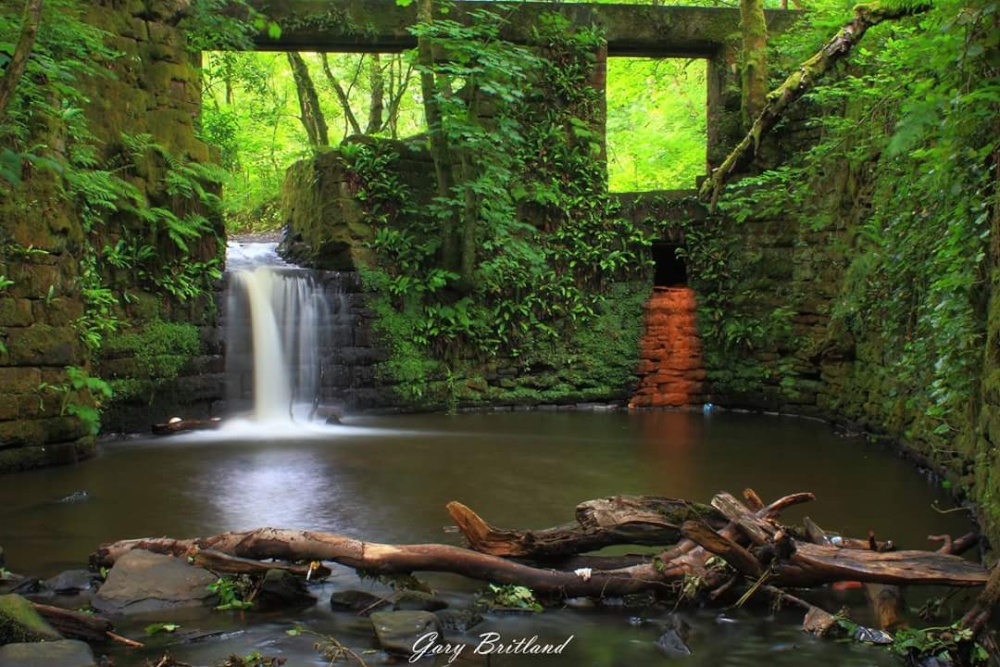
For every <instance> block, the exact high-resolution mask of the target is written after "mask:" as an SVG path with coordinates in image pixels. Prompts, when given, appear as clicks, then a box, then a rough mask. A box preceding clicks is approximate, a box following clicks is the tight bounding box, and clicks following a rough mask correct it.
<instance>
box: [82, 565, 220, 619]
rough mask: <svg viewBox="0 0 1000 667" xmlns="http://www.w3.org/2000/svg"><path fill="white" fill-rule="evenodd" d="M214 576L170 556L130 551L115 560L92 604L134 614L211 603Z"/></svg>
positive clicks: (101, 609) (98, 608)
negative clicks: (210, 588) (211, 586)
mask: <svg viewBox="0 0 1000 667" xmlns="http://www.w3.org/2000/svg"><path fill="white" fill-rule="evenodd" d="M214 582H215V576H213V575H212V574H211V573H209V572H206V571H205V570H203V569H201V568H200V567H195V566H194V565H189V564H188V563H187V562H186V561H184V560H182V559H180V558H174V557H173V556H163V555H161V554H154V553H150V552H149V551H142V550H138V549H137V550H135V551H130V552H128V553H127V554H125V555H124V556H122V557H121V558H119V559H118V562H116V563H115V566H114V567H113V568H111V571H110V572H109V573H108V578H107V580H106V581H105V582H104V585H103V586H101V590H100V591H98V592H97V595H95V596H94V599H93V600H92V601H91V604H92V605H93V607H94V608H95V609H97V610H98V611H100V612H104V613H122V614H134V613H144V612H154V611H161V610H164V609H174V608H177V607H197V606H202V605H212V604H215V603H216V602H215V601H216V596H215V595H214V594H212V593H211V592H210V591H209V590H208V586H209V584H212V583H214Z"/></svg>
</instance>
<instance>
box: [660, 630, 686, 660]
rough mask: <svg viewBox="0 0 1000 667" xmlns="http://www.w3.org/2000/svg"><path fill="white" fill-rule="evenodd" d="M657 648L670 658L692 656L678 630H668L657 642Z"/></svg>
mask: <svg viewBox="0 0 1000 667" xmlns="http://www.w3.org/2000/svg"><path fill="white" fill-rule="evenodd" d="M656 647H657V648H658V649H660V650H661V651H663V652H664V653H665V654H667V655H668V656H670V657H676V656H681V655H691V649H690V648H688V645H687V644H686V643H685V642H684V639H682V638H681V635H680V633H679V632H678V631H677V630H667V631H666V632H664V633H663V634H662V635H660V638H659V639H657V640H656Z"/></svg>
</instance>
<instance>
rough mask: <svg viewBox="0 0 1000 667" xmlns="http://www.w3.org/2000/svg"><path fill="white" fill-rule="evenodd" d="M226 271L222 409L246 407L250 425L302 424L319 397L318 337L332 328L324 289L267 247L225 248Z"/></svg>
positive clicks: (320, 354) (320, 343)
mask: <svg viewBox="0 0 1000 667" xmlns="http://www.w3.org/2000/svg"><path fill="white" fill-rule="evenodd" d="M229 265H230V267H231V269H234V270H231V271H230V272H229V274H228V278H229V285H228V290H227V291H228V294H227V298H226V311H225V319H226V331H225V338H226V375H227V378H228V380H227V392H226V393H227V400H228V402H229V404H230V406H232V407H236V408H237V409H246V408H249V407H251V406H252V411H253V416H254V418H255V419H256V420H257V421H258V422H270V423H282V422H284V423H287V422H290V421H308V420H309V419H310V417H312V415H313V413H314V412H315V409H316V407H317V406H318V404H319V402H320V399H321V393H320V392H321V384H322V376H323V371H322V369H323V353H324V350H325V349H327V347H328V346H327V345H326V341H325V337H326V335H327V334H328V332H329V331H330V330H331V325H332V316H331V308H330V306H329V305H328V299H327V297H326V295H325V294H324V290H323V289H322V287H321V286H320V285H319V284H318V282H317V280H316V276H315V275H314V274H313V273H312V272H311V271H306V270H303V269H298V268H295V267H289V266H288V265H286V264H285V263H284V262H283V261H281V259H280V258H278V257H277V255H276V254H274V244H253V245H252V246H241V245H239V244H235V245H230V248H229ZM338 310H341V309H338ZM251 399H252V400H251Z"/></svg>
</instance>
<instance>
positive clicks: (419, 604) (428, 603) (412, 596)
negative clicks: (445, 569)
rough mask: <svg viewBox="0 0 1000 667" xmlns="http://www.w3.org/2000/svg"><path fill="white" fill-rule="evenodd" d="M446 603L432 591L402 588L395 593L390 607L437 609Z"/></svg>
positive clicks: (415, 609) (445, 605)
mask: <svg viewBox="0 0 1000 667" xmlns="http://www.w3.org/2000/svg"><path fill="white" fill-rule="evenodd" d="M447 606H448V603H447V602H445V601H444V600H442V599H441V598H439V597H438V596H436V595H434V594H432V593H425V592H424V591H413V590H402V591H399V592H398V593H396V597H395V599H394V600H393V605H392V608H393V609H395V610H396V611H438V610H439V609H444V608H445V607H447Z"/></svg>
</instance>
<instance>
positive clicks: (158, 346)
mask: <svg viewBox="0 0 1000 667" xmlns="http://www.w3.org/2000/svg"><path fill="white" fill-rule="evenodd" d="M200 349H201V343H200V341H199V337H198V327H196V326H194V325H193V324H186V323H181V322H164V321H162V320H153V321H151V322H148V323H146V324H145V325H143V326H142V327H141V328H139V329H136V330H130V331H125V332H123V333H121V334H119V335H117V336H115V337H114V338H113V339H111V340H110V341H108V344H107V345H106V346H105V356H106V357H109V358H125V359H129V360H131V362H132V363H134V365H135V370H134V374H131V375H127V376H125V377H115V378H112V379H111V381H110V384H111V387H112V388H113V389H114V391H115V395H117V396H119V397H120V398H130V397H143V398H145V399H146V400H147V401H148V402H149V403H150V404H151V403H152V401H153V399H154V397H155V395H156V390H157V389H158V388H159V387H161V386H163V385H165V384H167V383H169V382H172V381H173V380H176V379H177V376H178V374H179V373H180V371H181V369H182V368H183V367H184V365H185V364H187V363H188V361H189V360H190V359H191V358H192V357H194V356H196V355H197V354H198V352H199V350H200Z"/></svg>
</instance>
